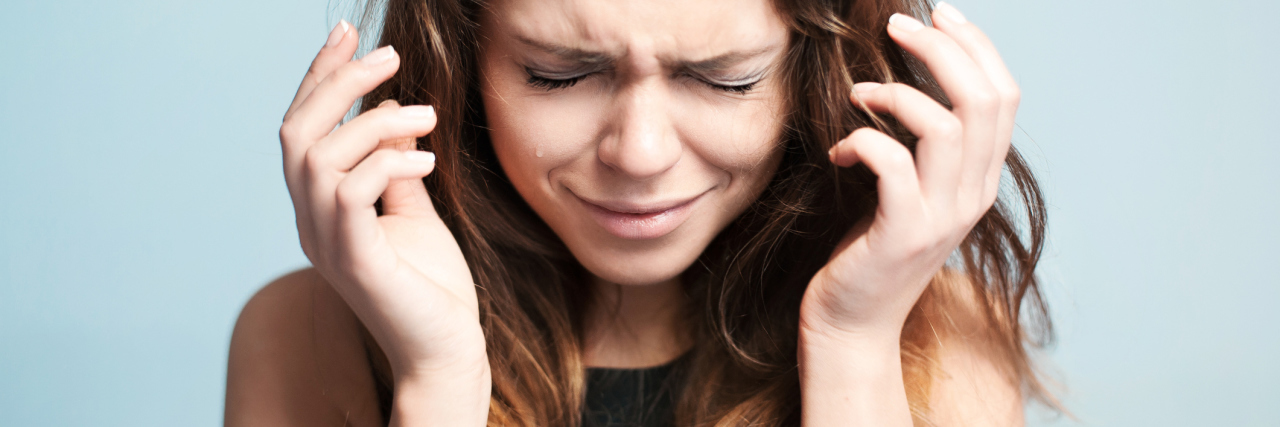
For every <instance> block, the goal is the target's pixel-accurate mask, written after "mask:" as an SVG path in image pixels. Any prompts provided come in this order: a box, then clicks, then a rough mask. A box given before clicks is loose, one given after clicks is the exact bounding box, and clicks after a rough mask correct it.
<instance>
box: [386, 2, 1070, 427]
mask: <svg viewBox="0 0 1280 427" xmlns="http://www.w3.org/2000/svg"><path fill="white" fill-rule="evenodd" d="M382 1H384V2H385V5H383V4H382V3H381V2H379V0H371V4H369V5H368V6H369V7H368V8H366V9H365V10H366V11H376V10H378V9H380V7H379V6H384V7H385V15H384V17H383V18H382V20H381V25H382V29H381V38H380V40H379V41H378V45H394V46H395V48H396V49H397V51H398V52H400V56H401V71H400V72H399V73H397V74H396V75H395V76H394V77H392V78H391V80H389V81H387V82H386V83H384V84H383V85H381V86H379V87H378V88H377V89H376V90H374V91H373V92H371V93H369V94H368V95H367V96H366V97H365V98H364V100H363V102H362V105H363V106H364V107H363V109H368V108H372V107H373V106H375V105H377V104H378V102H380V101H382V100H384V99H395V100H397V101H399V102H400V103H401V104H403V105H409V104H432V105H434V106H436V109H437V111H438V112H439V122H438V124H437V126H436V129H435V131H434V132H432V133H431V134H430V135H428V136H427V137H424V138H421V139H420V140H419V141H418V144H419V146H420V147H421V148H423V149H427V150H431V151H434V152H435V153H436V155H437V170H436V172H435V173H433V174H431V175H430V176H428V177H427V178H425V182H426V185H427V189H428V191H429V192H430V193H431V197H432V201H433V202H434V203H435V206H436V208H437V209H438V210H439V211H440V215H441V217H442V218H443V220H444V222H445V224H447V225H448V226H449V228H450V230H451V231H452V232H453V234H454V236H455V237H456V238H457V239H458V243H459V244H460V246H461V247H462V250H463V252H464V254H465V256H466V258H467V261H468V264H469V266H470V268H471V270H472V274H473V275H474V277H475V279H476V283H477V293H478V296H479V304H480V315H481V325H482V326H483V328H484V331H485V339H486V342H487V345H488V354H489V363H490V367H491V369H492V377H493V393H492V400H491V403H490V412H489V424H490V425H501V426H513V425H523V426H552V425H555V426H561V425H563V426H574V425H579V424H580V423H581V420H580V419H579V418H580V415H579V414H580V411H581V406H582V400H583V396H584V366H583V363H582V360H581V336H582V330H583V328H582V325H581V317H582V316H581V314H582V313H583V311H584V309H585V305H586V303H587V301H585V299H584V297H583V296H584V295H587V294H588V293H587V292H585V291H586V289H585V286H586V284H585V280H584V279H585V277H586V276H585V274H586V273H585V272H584V271H583V269H582V267H581V266H580V265H579V264H578V263H577V261H576V260H575V259H574V258H573V256H572V255H571V254H570V253H569V251H568V250H567V249H566V248H565V247H564V245H563V243H561V241H560V240H559V239H558V238H557V237H556V235H555V234H554V233H553V232H552V231H551V230H550V228H548V227H547V226H546V224H544V223H543V222H542V221H541V220H540V219H539V217H538V216H537V215H536V214H535V213H534V212H533V211H532V209H530V208H529V207H528V206H527V205H526V204H525V203H524V201H523V199H522V198H521V197H520V196H519V194H518V193H517V192H516V191H515V189H514V188H513V187H512V186H511V183H510V182H509V181H508V180H507V178H506V177H505V176H504V175H503V174H502V169H501V167H499V165H498V163H497V159H496V157H495V155H494V153H493V150H492V147H491V146H490V144H489V141H488V135H487V131H486V128H485V117H484V114H483V107H482V105H481V97H480V94H479V88H478V83H477V82H478V77H479V76H478V75H477V74H478V66H477V61H478V58H477V56H478V49H479V43H478V40H477V33H478V28H477V26H478V24H477V23H478V21H479V19H478V18H479V16H478V15H479V14H480V13H482V11H483V10H484V7H485V5H484V4H482V2H481V0H412V1H410V0H382ZM776 4H777V9H778V11H779V12H780V13H781V14H782V16H783V19H784V20H787V21H788V24H789V27H790V29H791V41H790V48H789V50H788V52H787V54H786V64H785V66H784V68H785V71H784V73H783V76H782V78H783V79H785V80H786V84H787V85H788V86H789V87H790V88H791V97H790V100H789V103H788V104H789V105H788V109H787V117H786V123H787V126H786V129H785V131H784V135H783V136H782V144H783V147H782V148H781V149H782V150H783V152H784V154H783V159H782V163H781V165H780V166H779V169H778V171H777V173H776V174H775V176H774V177H773V178H772V180H771V181H770V183H769V185H768V187H767V189H766V190H765V191H764V193H763V194H762V195H761V197H760V198H759V199H758V200H756V201H755V202H754V204H752V205H751V206H750V207H749V208H748V209H747V210H746V212H744V213H743V214H742V215H741V216H740V217H739V218H737V219H736V220H735V221H734V222H733V223H732V224H730V225H729V226H728V227H727V228H726V229H725V230H724V231H723V232H722V233H721V234H720V235H719V236H718V237H717V238H716V239H715V240H714V241H713V242H712V243H711V245H709V246H708V247H707V249H706V250H705V251H704V252H703V254H702V256H701V257H700V258H699V260H698V261H697V262H696V263H695V264H694V265H693V267H691V268H690V269H689V270H688V271H686V272H685V273H684V277H683V279H684V281H683V283H685V284H686V288H687V291H688V294H689V295H690V297H691V299H692V300H693V302H694V304H693V305H692V307H693V311H694V316H695V317H693V320H694V321H693V324H694V325H696V327H695V329H694V330H693V331H692V333H693V334H694V336H695V338H696V339H695V340H694V341H695V342H696V344H695V347H694V349H693V350H692V354H691V355H690V356H691V357H689V358H688V360H689V363H688V365H687V374H688V377H687V378H688V380H687V381H686V383H685V385H684V386H683V390H682V391H681V392H680V393H679V394H678V396H679V397H678V399H679V400H678V404H677V409H676V413H677V417H678V419H679V424H680V425H691V426H693V425H697V426H704V425H705V426H712V425H714V426H745V425H798V424H799V414H800V411H799V406H800V403H799V402H800V399H799V392H800V385H799V377H798V373H797V359H796V345H797V339H798V337H797V335H798V321H799V319H798V318H799V307H800V300H801V297H802V296H803V294H804V290H805V287H806V285H807V283H808V281H809V279H810V278H811V277H812V276H813V274H814V272H816V271H817V270H818V269H819V268H821V267H822V265H823V264H824V263H825V262H826V260H827V259H828V256H829V255H830V254H831V251H832V250H833V248H834V246H835V244H836V242H837V241H838V240H839V239H840V237H841V236H842V235H843V234H844V233H845V232H846V231H847V230H848V229H849V228H850V227H851V226H852V224H853V223H854V222H856V221H857V220H858V219H860V218H863V217H864V216H866V215H868V214H870V213H871V212H873V211H874V209H875V205H876V200H877V195H876V186H875V180H876V177H875V176H874V175H873V174H872V173H871V172H870V171H869V170H868V169H866V168H865V167H861V166H859V167H854V168H844V169H841V168H837V167H835V166H834V165H832V164H831V162H830V161H828V159H827V150H828V149H829V148H830V147H831V146H832V144H834V143H835V142H836V141H838V140H840V139H842V138H844V137H845V136H847V135H849V134H850V133H851V132H852V131H853V130H854V129H857V128H860V127H865V126H876V127H878V128H880V129H882V130H885V131H886V132H888V133H889V134H890V135H893V136H895V137H897V138H898V139H899V140H900V141H902V142H903V143H904V144H905V145H906V146H907V147H908V148H911V149H913V150H914V146H915V139H916V138H915V137H914V136H912V135H911V134H910V133H908V132H906V131H905V130H904V129H903V128H902V127H901V126H900V125H898V124H897V123H896V122H895V121H894V120H893V118H892V117H883V118H881V117H876V116H875V115H874V114H871V113H869V112H866V111H861V110H858V109H856V108H854V107H853V105H852V104H851V102H850V101H849V97H848V94H849V93H850V90H851V87H852V85H853V83H854V82H859V81H881V82H889V81H896V82H901V83H905V84H908V85H911V86H914V87H916V88H919V89H921V90H923V91H924V92H925V93H928V94H930V95H931V96H933V97H934V98H935V99H937V100H939V101H940V102H942V103H943V104H944V105H945V104H947V101H946V98H945V96H944V95H943V94H942V92H941V90H939V89H938V87H937V85H936V84H935V83H934V81H933V80H932V78H931V77H930V76H929V74H928V73H927V72H925V70H924V69H923V67H922V66H921V64H920V63H919V62H918V61H916V60H915V59H914V58H912V57H910V56H909V55H908V54H907V53H905V52H904V51H903V50H902V49H901V48H899V47H898V46H897V45H896V44H894V42H893V41H892V40H890V39H889V38H888V36H887V34H886V32H885V25H886V23H887V22H888V18H889V16H890V15H891V14H893V13H895V12H900V13H906V14H909V15H914V16H916V17H920V18H926V17H927V16H928V14H929V13H928V12H929V11H930V8H931V6H930V5H929V3H928V2H927V0H848V1H838V0H803V1H802V0H777V1H776ZM1006 168H1007V172H1008V173H1009V175H1010V176H1012V178H1013V184H1014V188H1015V190H1016V191H1015V192H1013V193H1005V194H1002V195H1001V197H1000V198H999V200H997V202H996V204H995V206H993V207H992V208H991V209H990V211H988V212H987V213H986V214H985V215H984V216H983V217H982V219H981V220H980V221H979V222H978V224H977V226H976V227H974V229H973V230H972V231H971V232H970V233H969V236H968V237H967V238H966V239H965V241H964V242H963V244H962V245H961V246H960V248H959V251H958V254H959V257H958V258H957V259H958V260H959V261H957V262H955V263H954V264H956V265H952V266H950V267H948V268H947V269H944V270H943V272H942V273H940V274H939V276H938V277H937V278H935V281H934V283H933V284H932V285H931V286H930V287H929V289H928V290H926V292H925V294H924V295H923V296H922V297H921V299H920V301H919V302H917V304H916V306H915V307H914V308H913V310H912V313H911V315H910V316H909V317H908V320H907V324H906V326H905V328H904V330H903V335H902V358H903V363H902V365H903V375H904V380H905V381H906V384H907V390H908V398H909V400H910V402H911V407H912V410H913V413H914V414H915V415H916V416H917V417H918V418H920V419H922V420H927V414H928V406H927V403H928V397H929V384H930V383H931V380H932V377H933V373H934V371H935V370H936V358H935V357H934V354H935V353H936V350H937V348H936V347H937V342H936V338H935V334H934V332H933V331H934V330H935V328H934V325H935V324H940V323H945V322H948V321H949V319H948V316H950V315H951V313H955V312H956V311H957V310H958V309H959V308H958V306H960V305H962V302H961V298H958V297H956V295H955V293H956V292H954V289H956V287H957V285H959V286H960V289H961V290H963V291H965V293H966V294H969V295H972V296H976V297H973V298H968V299H967V302H966V303H964V304H966V305H969V306H973V308H972V309H971V310H969V311H971V312H973V311H975V310H976V313H978V317H979V318H980V319H981V320H982V321H983V323H982V324H983V325H985V327H986V331H985V332H986V333H987V335H988V336H990V337H993V338H994V339H993V340H992V341H994V342H995V345H996V346H997V347H998V348H996V349H995V353H997V354H998V355H1000V356H1001V357H1000V358H999V359H1000V360H998V361H997V362H998V363H1000V364H1003V365H1005V368H1006V371H1007V372H1006V373H1007V375H1008V376H1009V378H1010V380H1011V381H1013V383H1015V384H1018V385H1020V386H1021V387H1022V389H1023V390H1022V391H1023V392H1024V393H1025V394H1026V395H1027V396H1029V397H1031V398H1039V399H1041V400H1043V401H1046V402H1047V403H1050V404H1051V405H1053V406H1056V404H1054V403H1053V401H1052V398H1051V397H1050V396H1049V394H1048V393H1047V392H1046V391H1045V389H1044V387H1043V385H1042V383H1041V381H1040V380H1039V376H1038V374H1037V372H1036V371H1035V369H1034V366H1033V363H1032V361H1031V357H1030V354H1029V350H1028V349H1029V348H1037V347H1041V346H1043V345H1045V344H1047V343H1048V341H1049V340H1050V339H1051V336H1052V333H1051V327H1050V324H1049V319H1048V317H1047V315H1046V307H1045V302H1044V299H1043V298H1042V296H1041V294H1040V290H1039V287H1038V282H1037V279H1036V277H1035V275H1034V270H1035V267H1036V264H1037V262H1038V261H1039V258H1040V251H1041V247H1042V246H1043V243H1044V231H1045V229H1044V227H1045V209H1044V203H1043V200H1042V197H1041V194H1040V190H1039V188H1038V187H1037V185H1036V182H1035V180H1034V178H1033V176H1032V174H1031V171H1030V169H1029V168H1028V166H1027V164H1026V162H1025V161H1024V160H1023V159H1022V157H1021V156H1020V155H1019V154H1018V152H1017V150H1011V152H1010V153H1009V156H1008V159H1007V160H1006ZM1008 196H1012V197H1013V200H1012V201H1011V200H1009V198H1008ZM1011 202H1012V203H1015V204H1016V205H1014V206H1010V205H1009V203H1011ZM1013 208H1017V209H1018V211H1017V213H1019V214H1021V215H1022V216H1025V219H1026V226H1027V227H1026V230H1025V234H1022V233H1020V232H1019V224H1018V223H1017V222H1016V220H1015V211H1013V210H1011V209H1013ZM529 278H537V280H529ZM1024 304H1027V305H1028V306H1027V307H1025V308H1026V309H1025V310H1024ZM1020 319H1022V320H1023V321H1025V322H1027V325H1023V323H1022V322H1021V321H1020Z"/></svg>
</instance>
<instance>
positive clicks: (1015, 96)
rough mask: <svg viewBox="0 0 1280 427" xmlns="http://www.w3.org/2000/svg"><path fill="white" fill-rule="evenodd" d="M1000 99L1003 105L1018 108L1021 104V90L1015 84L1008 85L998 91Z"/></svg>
mask: <svg viewBox="0 0 1280 427" xmlns="http://www.w3.org/2000/svg"><path fill="white" fill-rule="evenodd" d="M1000 98H1001V99H1003V102H1004V105H1006V106H1009V107H1011V108H1018V104H1019V103H1021V102H1022V89H1021V88H1019V87H1018V85H1016V84H1011V85H1008V86H1006V87H1004V88H1002V89H1000Z"/></svg>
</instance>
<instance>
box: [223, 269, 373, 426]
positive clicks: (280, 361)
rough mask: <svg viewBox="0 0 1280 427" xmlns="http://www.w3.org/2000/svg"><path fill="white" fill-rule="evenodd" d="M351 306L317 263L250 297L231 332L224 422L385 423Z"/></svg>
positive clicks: (272, 423) (270, 424)
mask: <svg viewBox="0 0 1280 427" xmlns="http://www.w3.org/2000/svg"><path fill="white" fill-rule="evenodd" d="M362 341H363V340H362V338H361V336H360V332H359V324H358V321H357V320H356V318H355V315H354V314H352V313H351V310H350V309H348V308H347V307H346V304H344V303H342V301H341V299H340V298H338V296H337V295H336V294H334V293H333V291H332V289H330V288H329V287H328V285H327V284H325V283H324V282H323V279H321V278H320V277H319V275H318V274H316V273H315V271H314V270H303V271H299V272H295V273H293V274H289V275H287V276H285V277H282V278H280V279H278V280H276V281H274V282H272V283H271V284H269V285H267V286H266V287H264V288H263V289H262V290H261V291H259V292H258V293H257V294H256V295H254V297H253V298H252V299H250V300H249V303H248V304H246V305H245V307H244V310H243V311H241V313H240V318H239V320H237V321H236V326H235V331H234V332H233V333H232V336H231V352H230V355H229V358H228V362H227V396H226V398H227V400H226V412H225V420H224V422H225V424H226V425H227V426H229V427H240V426H246V427H247V426H326V425H332V426H338V425H344V423H345V425H351V426H376V425H384V424H383V423H382V415H381V414H380V413H379V411H378V402H377V399H376V396H375V392H374V377H373V375H372V371H371V370H370V368H369V363H368V359H367V357H366V356H365V352H364V346H363V342H362Z"/></svg>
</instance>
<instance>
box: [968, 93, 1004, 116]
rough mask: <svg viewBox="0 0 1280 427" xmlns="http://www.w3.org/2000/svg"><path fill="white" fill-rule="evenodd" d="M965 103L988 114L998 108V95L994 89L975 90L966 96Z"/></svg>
mask: <svg viewBox="0 0 1280 427" xmlns="http://www.w3.org/2000/svg"><path fill="white" fill-rule="evenodd" d="M966 101H968V104H969V105H970V106H972V107H973V109H975V110H978V111H980V112H985V113H990V112H994V111H996V110H998V109H999V108H1000V95H999V94H997V93H996V91H995V89H994V88H992V89H979V90H975V91H973V92H972V93H969V94H968V96H966Z"/></svg>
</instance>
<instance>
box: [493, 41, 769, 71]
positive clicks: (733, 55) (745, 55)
mask: <svg viewBox="0 0 1280 427" xmlns="http://www.w3.org/2000/svg"><path fill="white" fill-rule="evenodd" d="M516 40H517V41H519V42H520V43H522V44H524V45H526V46H529V47H531V48H534V49H537V50H540V51H542V52H544V53H547V54H550V55H554V56H556V57H559V58H561V59H564V60H567V61H573V62H578V63H582V64H589V65H602V64H609V63H613V62H615V61H617V60H618V57H620V56H621V55H619V54H610V53H605V52H599V51H590V50H585V49H579V48H575V47H570V46H565V45H561V44H556V43H548V42H543V41H538V40H533V39H530V38H527V37H523V36H516ZM777 49H779V46H778V45H770V46H765V47H762V48H757V49H751V50H742V51H731V52H726V53H722V54H720V55H716V56H713V57H711V58H707V59H702V60H697V61H665V60H664V61H662V63H663V65H664V66H666V67H668V68H671V69H682V70H689V71H692V72H695V73H706V72H711V71H715V70H720V69H724V68H726V67H728V66H731V65H734V64H738V63H740V62H743V61H746V60H748V59H752V58H755V57H758V56H760V55H763V54H766V53H769V52H772V51H774V50H777Z"/></svg>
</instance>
